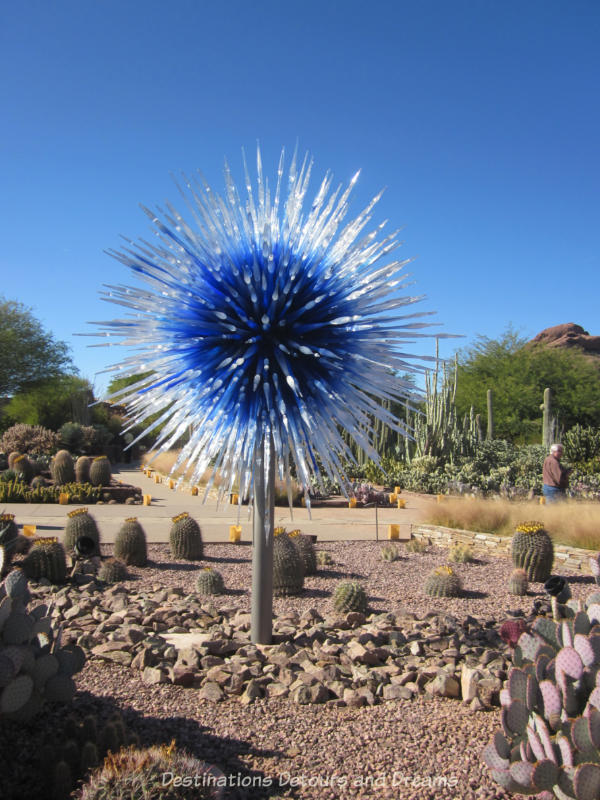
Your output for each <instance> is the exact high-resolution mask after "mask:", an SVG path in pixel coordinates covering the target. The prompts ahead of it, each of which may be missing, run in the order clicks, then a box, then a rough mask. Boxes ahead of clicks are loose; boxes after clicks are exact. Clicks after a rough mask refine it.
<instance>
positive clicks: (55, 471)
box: [50, 450, 75, 486]
mask: <svg viewBox="0 0 600 800" xmlns="http://www.w3.org/2000/svg"><path fill="white" fill-rule="evenodd" d="M50 470H51V472H52V477H53V478H54V483H55V484H56V485H57V486H64V485H65V484H66V483H74V482H75V467H74V465H73V456H72V455H71V453H69V451H68V450H59V451H58V453H57V454H56V455H55V456H54V458H53V459H52V464H51V465H50Z"/></svg>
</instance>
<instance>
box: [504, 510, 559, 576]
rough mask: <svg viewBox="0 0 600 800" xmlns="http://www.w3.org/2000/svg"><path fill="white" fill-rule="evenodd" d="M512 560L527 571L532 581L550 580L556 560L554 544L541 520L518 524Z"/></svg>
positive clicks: (513, 542)
mask: <svg viewBox="0 0 600 800" xmlns="http://www.w3.org/2000/svg"><path fill="white" fill-rule="evenodd" d="M512 560H513V563H514V565H515V567H520V568H522V569H524V570H525V571H526V572H527V577H528V578H529V580H530V581H535V582H543V581H546V580H548V578H549V577H550V573H551V572H552V563H553V561H554V546H553V544H552V539H551V538H550V537H549V536H548V534H547V533H546V531H545V530H544V526H543V525H542V523H541V522H522V523H521V524H520V525H517V528H516V530H515V535H514V536H513V540H512Z"/></svg>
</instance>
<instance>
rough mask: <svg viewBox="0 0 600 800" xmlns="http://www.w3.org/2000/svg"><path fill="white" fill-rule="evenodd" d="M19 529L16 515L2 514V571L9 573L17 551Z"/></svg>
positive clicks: (0, 525) (0, 538) (0, 542)
mask: <svg viewBox="0 0 600 800" xmlns="http://www.w3.org/2000/svg"><path fill="white" fill-rule="evenodd" d="M18 540H19V529H18V527H17V523H16V522H15V515H14V514H0V547H2V554H3V564H2V571H3V572H7V571H8V567H9V565H10V562H11V560H12V557H13V555H14V554H15V553H16V551H17V542H18Z"/></svg>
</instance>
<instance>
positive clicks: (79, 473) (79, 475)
mask: <svg viewBox="0 0 600 800" xmlns="http://www.w3.org/2000/svg"><path fill="white" fill-rule="evenodd" d="M91 465H92V459H91V458H90V457H89V456H79V458H78V459H77V461H76V462H75V480H76V481H77V483H90V467H91Z"/></svg>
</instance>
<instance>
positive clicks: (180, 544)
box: [169, 511, 203, 561]
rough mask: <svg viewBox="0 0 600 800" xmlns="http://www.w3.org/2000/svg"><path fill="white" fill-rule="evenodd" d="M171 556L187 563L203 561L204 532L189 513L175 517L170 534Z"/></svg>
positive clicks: (185, 512)
mask: <svg viewBox="0 0 600 800" xmlns="http://www.w3.org/2000/svg"><path fill="white" fill-rule="evenodd" d="M169 543H170V545H171V555H172V556H173V558H183V559H185V560H186V561H201V560H202V556H203V545H202V532H201V530H200V526H199V525H198V523H197V522H196V520H195V519H192V517H190V515H189V514H188V513H187V511H184V512H183V513H182V514H178V515H177V516H176V517H173V525H172V527H171V532H170V533H169Z"/></svg>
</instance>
